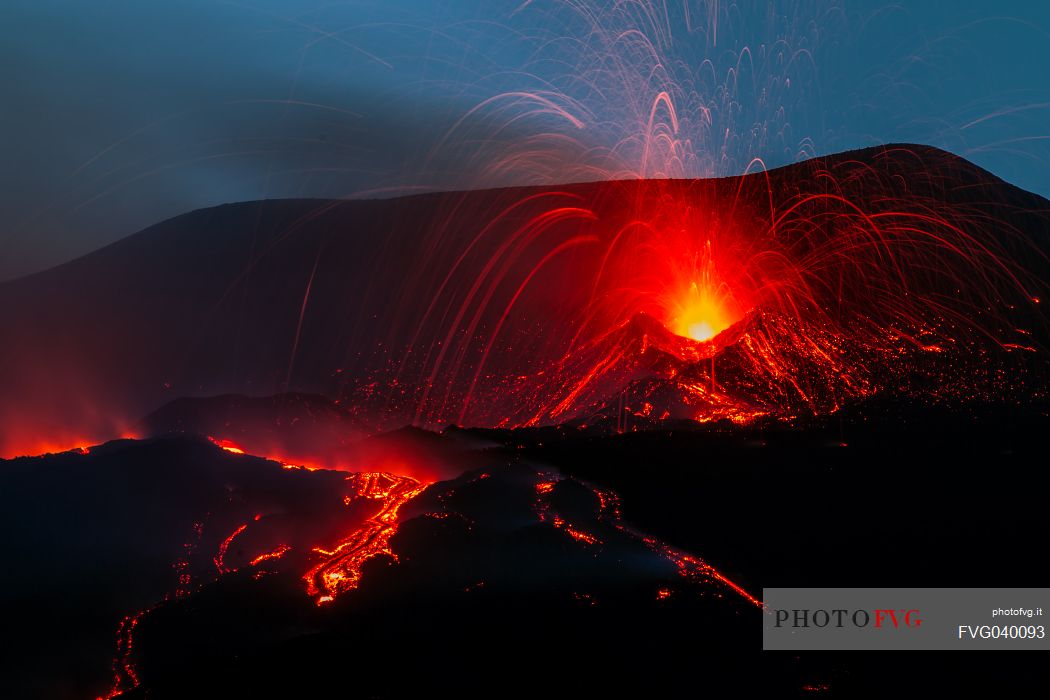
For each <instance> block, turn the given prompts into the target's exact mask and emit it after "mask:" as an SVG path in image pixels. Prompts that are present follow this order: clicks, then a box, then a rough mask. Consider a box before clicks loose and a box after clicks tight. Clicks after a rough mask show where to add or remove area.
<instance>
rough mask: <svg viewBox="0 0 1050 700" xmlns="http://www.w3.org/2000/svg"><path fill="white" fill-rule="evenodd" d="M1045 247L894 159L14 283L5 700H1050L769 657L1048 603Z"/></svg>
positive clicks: (328, 217)
mask: <svg viewBox="0 0 1050 700" xmlns="http://www.w3.org/2000/svg"><path fill="white" fill-rule="evenodd" d="M1048 237H1050V202H1047V201H1046V200H1044V199H1042V198H1040V197H1038V196H1035V195H1032V194H1029V193H1027V192H1024V191H1022V190H1019V189H1018V188H1015V187H1013V186H1011V185H1009V184H1007V183H1005V182H1003V181H1001V180H999V179H998V178H996V177H994V176H993V175H991V174H989V173H987V172H985V171H983V170H980V169H979V168H977V167H975V166H973V165H972V164H970V163H968V162H966V161H964V160H962V159H960V158H958V157H956V156H954V155H951V154H949V153H946V152H943V151H939V150H936V149H933V148H928V147H923V146H886V147H879V148H873V149H866V150H863V151H856V152H851V153H846V154H840V155H836V156H829V157H825V158H818V159H813V160H810V161H806V162H803V163H798V164H796V165H792V166H788V167H785V168H781V169H777V170H773V171H769V172H763V173H753V174H749V175H745V176H741V177H735V178H726V179H717V180H697V181H675V180H671V181H668V180H640V181H623V182H600V183H585V184H572V185H566V186H562V187H534V188H510V189H498V190H487V191H476V192H447V193H431V194H425V195H416V196H412V197H403V198H395V199H387V200H368V201H341V200H340V201H314V200H280V201H264V202H250V203H242V204H229V205H225V206H221V207H216V208H213V209H208V210H202V211H197V212H192V213H189V214H186V215H184V216H181V217H177V218H175V219H172V220H170V221H167V222H164V223H161V224H158V225H157V226H154V227H152V228H150V229H147V230H145V231H143V232H141V233H139V234H136V235H134V236H131V237H130V238H127V239H125V240H123V241H120V242H118V243H116V244H114V245H112V246H109V247H107V248H104V249H102V250H99V251H97V252H95V253H93V254H90V255H88V256H85V257H83V258H80V259H78V260H75V261H72V262H70V263H67V264H65V265H62V266H60V267H58V268H55V269H52V270H49V271H46V272H43V273H40V274H36V275H33V276H30V277H26V278H23V279H20V280H16V281H13V282H8V283H5V284H2V285H0V324H2V327H3V328H4V329H5V342H4V343H3V344H0V385H2V386H3V387H4V390H3V392H0V456H3V457H9V458H12V459H5V460H4V461H2V462H0V498H2V499H3V510H2V517H3V518H4V522H3V526H4V528H5V531H7V532H9V533H14V534H15V536H14V537H13V541H14V546H13V547H12V548H10V550H9V551H8V552H7V554H6V557H7V561H6V564H7V566H6V569H7V571H8V572H9V576H8V578H7V580H5V583H4V584H3V586H2V587H0V592H2V594H3V600H4V602H5V609H10V613H9V615H8V618H9V620H11V622H12V624H13V628H14V629H17V630H19V639H20V640H21V644H20V645H19V649H18V650H16V653H14V654H11V655H9V656H8V657H6V658H5V662H6V663H5V667H4V676H5V678H7V679H8V682H9V685H10V687H12V688H14V689H15V692H17V693H20V694H25V695H48V696H53V697H84V696H97V697H127V698H136V697H143V698H144V697H149V698H157V697H160V698H164V697H185V696H187V695H190V696H194V695H202V694H206V695H216V696H221V695H231V696H244V695H253V696H254V695H261V696H269V695H282V696H288V695H298V694H311V693H320V692H322V691H326V690H330V689H331V688H332V687H333V685H334V686H337V687H342V688H345V689H346V690H347V692H348V693H350V692H354V693H360V694H365V695H369V696H377V697H384V696H398V695H403V694H405V693H407V692H424V691H428V690H433V689H440V690H442V691H448V692H459V693H460V694H465V695H486V696H491V695H492V694H494V693H503V692H505V691H506V692H508V693H512V692H522V691H530V692H535V693H539V692H545V693H553V694H555V695H560V694H566V693H570V692H584V691H587V692H592V693H596V694H597V693H609V694H617V693H622V692H623V691H624V689H625V688H639V689H643V690H644V691H646V692H650V693H652V692H667V693H672V692H673V693H680V692H683V691H689V692H693V691H696V690H697V689H698V688H702V689H705V690H708V691H710V692H711V693H714V694H727V693H730V692H739V691H741V690H743V691H744V692H752V691H754V692H755V693H766V694H771V695H774V696H783V695H792V696H793V695H799V694H802V695H809V694H813V693H828V692H833V693H836V694H837V693H841V694H844V695H856V694H858V693H862V692H873V693H874V694H875V695H878V694H879V693H880V692H889V691H890V690H891V689H894V688H896V685H897V683H898V679H899V677H908V678H911V679H913V680H912V681H910V682H911V683H912V684H913V685H912V687H916V688H919V689H920V690H923V691H925V692H929V693H932V692H935V691H937V692H940V691H944V690H945V689H948V690H949V691H950V690H960V691H961V690H964V689H965V690H967V691H973V690H974V689H975V688H976V689H979V690H981V689H983V690H986V691H988V692H993V691H994V692H1001V691H1002V689H1003V684H1006V685H1007V686H1009V687H1014V686H1016V688H1024V687H1030V686H1031V685H1032V684H1033V683H1038V682H1044V683H1045V682H1046V672H1045V670H1042V667H1041V666H1040V665H1038V664H1031V663H1026V661H1025V659H1024V658H1021V657H1022V655H1020V654H1016V655H1013V654H1007V655H999V657H997V660H996V661H995V662H994V663H995V664H996V666H995V668H996V670H997V673H996V674H995V676H994V679H993V678H992V677H991V676H989V675H988V674H987V673H986V672H987V667H986V666H985V667H980V668H979V667H978V666H977V665H974V664H970V663H967V662H966V660H965V659H962V660H960V656H961V655H955V656H951V657H950V656H948V655H937V656H935V657H934V658H933V659H932V661H931V660H930V658H924V659H912V658H911V657H908V658H906V659H903V660H900V662H899V665H898V668H897V670H898V672H899V673H898V674H897V675H895V676H893V677H890V676H888V675H886V674H884V673H883V672H882V671H883V670H884V669H883V668H882V666H883V664H882V662H879V661H877V660H876V659H874V658H873V657H861V658H849V659H844V658H841V657H840V656H838V655H834V654H810V653H807V654H802V655H791V656H778V655H775V654H774V655H764V654H760V653H759V648H760V629H761V624H760V623H761V608H762V603H761V589H762V588H764V587H771V586H780V587H785V586H827V585H837V586H845V587H850V586H853V587H857V586H873V585H883V586H893V585H909V586H944V585H949V584H953V583H954V582H958V581H963V580H965V581H966V582H967V585H989V586H992V585H995V586H1003V585H1016V586H1032V585H1038V583H1039V582H1041V581H1044V580H1045V578H1046V576H1047V574H1048V572H1047V571H1046V563H1045V559H1044V558H1040V557H1033V556H1031V553H1032V552H1033V551H1040V547H1041V546H1042V538H1043V533H1045V532H1046V528H1047V522H1046V510H1045V508H1043V507H1042V504H1041V502H1040V500H1039V499H1040V498H1041V494H1044V493H1045V492H1046V488H1047V486H1048V484H1047V483H1046V480H1047V477H1046V475H1045V473H1044V472H1045V470H1037V469H1033V468H1032V465H1033V464H1036V463H1038V460H1039V457H1040V455H1041V454H1042V452H1043V451H1044V450H1043V445H1042V435H1043V434H1044V433H1045V430H1046V429H1047V427H1048V425H1047V422H1048V416H1050V406H1048V401H1047V396H1046V387H1047V378H1048V377H1047V372H1048V370H1050V365H1048V363H1047V362H1046V352H1047V348H1048V345H1050V343H1048V340H1050V333H1048V327H1047V323H1046V318H1045V315H1044V313H1043V311H1042V304H1043V299H1045V297H1046V289H1045V287H1046V284H1047V280H1048V279H1050V274H1048V273H1050V260H1048V258H1047V254H1046V253H1047V250H1048V247H1047V244H1048V242H1050V240H1048ZM19 455H36V456H31V457H25V456H23V457H19ZM997 484H998V485H999V486H1003V487H1004V488H1008V490H1009V494H1010V498H1003V499H992V502H991V503H989V501H988V498H987V495H988V493H989V489H990V488H991V487H993V486H995V485H997ZM1018 484H1023V487H1016V485H1018ZM915 504H921V507H916V505H915ZM887 513H892V514H893V517H890V518H887V517H884V516H885V515H886V514H887ZM963 514H965V515H963ZM40 649H48V654H40V653H37V652H38V651H39V650H40ZM931 667H932V668H933V669H934V671H935V672H931V671H930V668H931ZM547 669H556V670H551V672H549V673H547V672H546V670H547ZM1003 679H1006V680H1003ZM559 683H561V684H565V685H564V687H563V686H562V685H559Z"/></svg>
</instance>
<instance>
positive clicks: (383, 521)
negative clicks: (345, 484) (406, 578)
mask: <svg viewBox="0 0 1050 700" xmlns="http://www.w3.org/2000/svg"><path fill="white" fill-rule="evenodd" d="M347 480H348V481H356V482H358V486H359V488H358V489H357V490H356V491H357V493H358V497H359V498H368V499H371V500H375V501H378V502H380V503H381V505H380V509H379V512H378V513H376V514H375V515H374V516H372V517H370V518H368V519H367V520H365V521H364V522H363V523H362V524H361V525H360V526H359V527H358V528H357V529H355V530H354V531H353V532H351V533H349V534H348V535H347V536H346V537H345V538H343V539H342V540H341V541H340V542H339V543H338V544H336V545H335V546H334V547H333V548H331V549H323V548H321V547H314V550H313V551H314V553H316V554H319V555H321V557H322V559H321V561H320V562H319V563H318V564H317V565H316V566H314V567H313V568H311V569H310V570H309V571H307V572H306V574H305V575H304V576H303V580H304V581H306V591H307V593H308V594H309V595H311V596H314V597H316V599H317V603H318V605H320V604H322V603H328V602H331V601H332V600H334V599H335V597H336V596H337V595H338V594H340V593H344V592H346V591H348V590H352V589H354V588H357V585H358V583H360V581H361V567H362V566H363V565H364V563H365V562H366V561H368V560H369V559H371V558H373V557H376V556H379V555H386V556H388V557H392V558H393V559H394V560H395V561H396V560H397V555H396V554H394V551H393V550H392V549H391V548H390V538H391V537H392V536H393V535H394V533H395V532H397V514H398V511H399V510H400V509H401V506H403V505H405V504H406V503H408V502H409V501H411V500H412V499H413V498H415V497H416V496H418V495H419V494H421V493H422V492H423V491H424V490H426V488H427V487H428V486H430V484H429V483H427V482H422V481H417V480H416V479H413V478H412V477H409V476H398V475H396V474H387V473H385V472H372V473H361V474H354V475H352V476H350V477H348V479H347Z"/></svg>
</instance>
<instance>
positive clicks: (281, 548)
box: [249, 544, 291, 566]
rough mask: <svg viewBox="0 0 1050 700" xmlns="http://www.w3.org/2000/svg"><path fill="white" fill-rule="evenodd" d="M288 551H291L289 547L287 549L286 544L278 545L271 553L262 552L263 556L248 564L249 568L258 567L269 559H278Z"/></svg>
mask: <svg viewBox="0 0 1050 700" xmlns="http://www.w3.org/2000/svg"><path fill="white" fill-rule="evenodd" d="M289 550H291V547H289V546H288V545H286V544H282V545H278V546H277V548H276V549H274V550H273V551H270V552H264V553H263V554H260V555H259V556H257V557H255V558H254V559H252V560H251V561H250V562H249V564H250V565H251V566H258V565H259V564H262V563H263V562H264V561H268V560H270V559H280V558H281V557H283V556H284V555H285V554H287V553H288V551H289Z"/></svg>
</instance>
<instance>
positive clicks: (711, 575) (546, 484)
mask: <svg viewBox="0 0 1050 700" xmlns="http://www.w3.org/2000/svg"><path fill="white" fill-rule="evenodd" d="M540 479H541V480H540V481H539V482H538V483H537V484H536V502H535V505H534V509H535V511H536V515H537V517H538V518H539V519H540V522H549V523H550V524H551V525H553V526H554V527H555V528H557V529H559V530H561V531H562V532H564V533H565V534H567V535H568V536H569V537H572V538H573V539H574V540H576V541H577V542H579V543H581V544H584V545H590V546H600V545H601V544H602V542H601V540H600V539H598V537H597V536H596V535H594V534H592V533H589V532H586V531H584V530H582V529H580V528H578V527H576V526H574V525H572V524H571V523H569V522H567V521H566V520H565V518H563V517H562V516H561V515H559V514H557V513H554V512H553V509H552V506H551V503H550V500H549V499H550V496H551V494H552V493H553V492H554V489H555V488H556V487H557V485H558V483H559V482H560V481H562V480H563V478H562V477H561V476H560V475H557V474H541V475H540ZM580 483H583V482H580ZM583 485H584V486H586V487H587V488H588V489H590V491H591V492H592V493H593V494H594V495H595V497H596V498H597V499H598V503H599V509H598V518H599V521H603V522H604V523H606V524H607V525H609V526H611V527H612V528H614V529H615V530H618V531H620V532H622V533H624V534H625V535H628V536H629V537H631V538H632V539H635V540H638V541H640V542H642V543H643V544H644V545H645V546H646V547H647V548H649V549H650V550H651V551H653V552H654V553H656V554H657V555H659V556H660V557H663V558H664V559H666V560H668V561H670V562H671V563H673V564H674V566H675V568H676V569H677V570H678V574H679V575H680V576H682V577H683V578H685V579H687V580H688V581H691V582H693V583H696V584H716V585H719V586H722V587H724V588H727V589H729V590H730V591H732V592H733V593H736V594H737V595H739V596H740V597H741V598H743V599H744V600H746V601H747V602H748V603H750V604H751V605H754V606H756V607H762V601H761V600H759V599H758V598H756V597H755V596H753V595H751V594H750V593H748V592H747V591H746V590H745V589H744V588H743V587H742V586H740V585H739V584H737V583H734V582H733V581H731V580H730V579H729V578H728V577H726V576H725V574H723V573H722V572H720V571H719V570H718V569H716V568H715V567H714V566H712V565H711V564H709V563H708V562H706V561H704V560H703V559H701V558H700V557H697V556H694V555H692V554H687V553H685V552H682V551H681V550H678V549H675V548H674V547H671V546H670V545H668V544H665V543H664V542H661V541H660V540H659V539H657V538H655V537H653V536H651V535H646V534H644V533H641V532H639V531H637V530H635V529H634V528H632V527H631V526H630V525H628V524H627V523H625V522H624V521H623V516H622V514H621V510H620V497H619V496H618V495H617V494H616V493H614V492H612V491H608V490H603V489H599V488H597V487H595V486H593V485H591V484H586V483H583ZM669 595H670V593H669V592H668V593H666V594H664V593H663V592H661V591H658V593H657V598H658V599H662V598H666V597H667V596H669Z"/></svg>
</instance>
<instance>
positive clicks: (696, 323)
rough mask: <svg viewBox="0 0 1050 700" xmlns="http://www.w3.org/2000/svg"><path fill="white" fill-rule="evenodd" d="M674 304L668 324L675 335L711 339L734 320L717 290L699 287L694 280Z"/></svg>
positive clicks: (701, 339)
mask: <svg viewBox="0 0 1050 700" xmlns="http://www.w3.org/2000/svg"><path fill="white" fill-rule="evenodd" d="M684 297H685V298H683V299H681V300H680V301H679V302H678V303H677V304H676V305H675V306H676V308H675V316H674V318H673V319H672V321H671V323H670V326H671V330H672V331H673V332H674V333H676V334H677V335H680V336H683V337H686V338H692V339H693V340H699V341H704V340H711V338H714V337H715V336H716V335H718V334H719V333H721V332H722V331H724V330H725V329H726V328H729V326H731V325H733V322H734V321H735V320H736V319H735V318H734V317H733V314H732V312H731V311H730V310H729V309H728V308H727V306H728V305H727V304H726V302H725V300H724V299H723V298H721V296H720V295H719V294H717V292H711V291H709V290H708V289H707V288H706V287H700V286H698V285H697V284H696V283H695V282H694V283H693V284H692V285H690V287H689V290H688V292H687V293H686V294H685V295H684Z"/></svg>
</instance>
